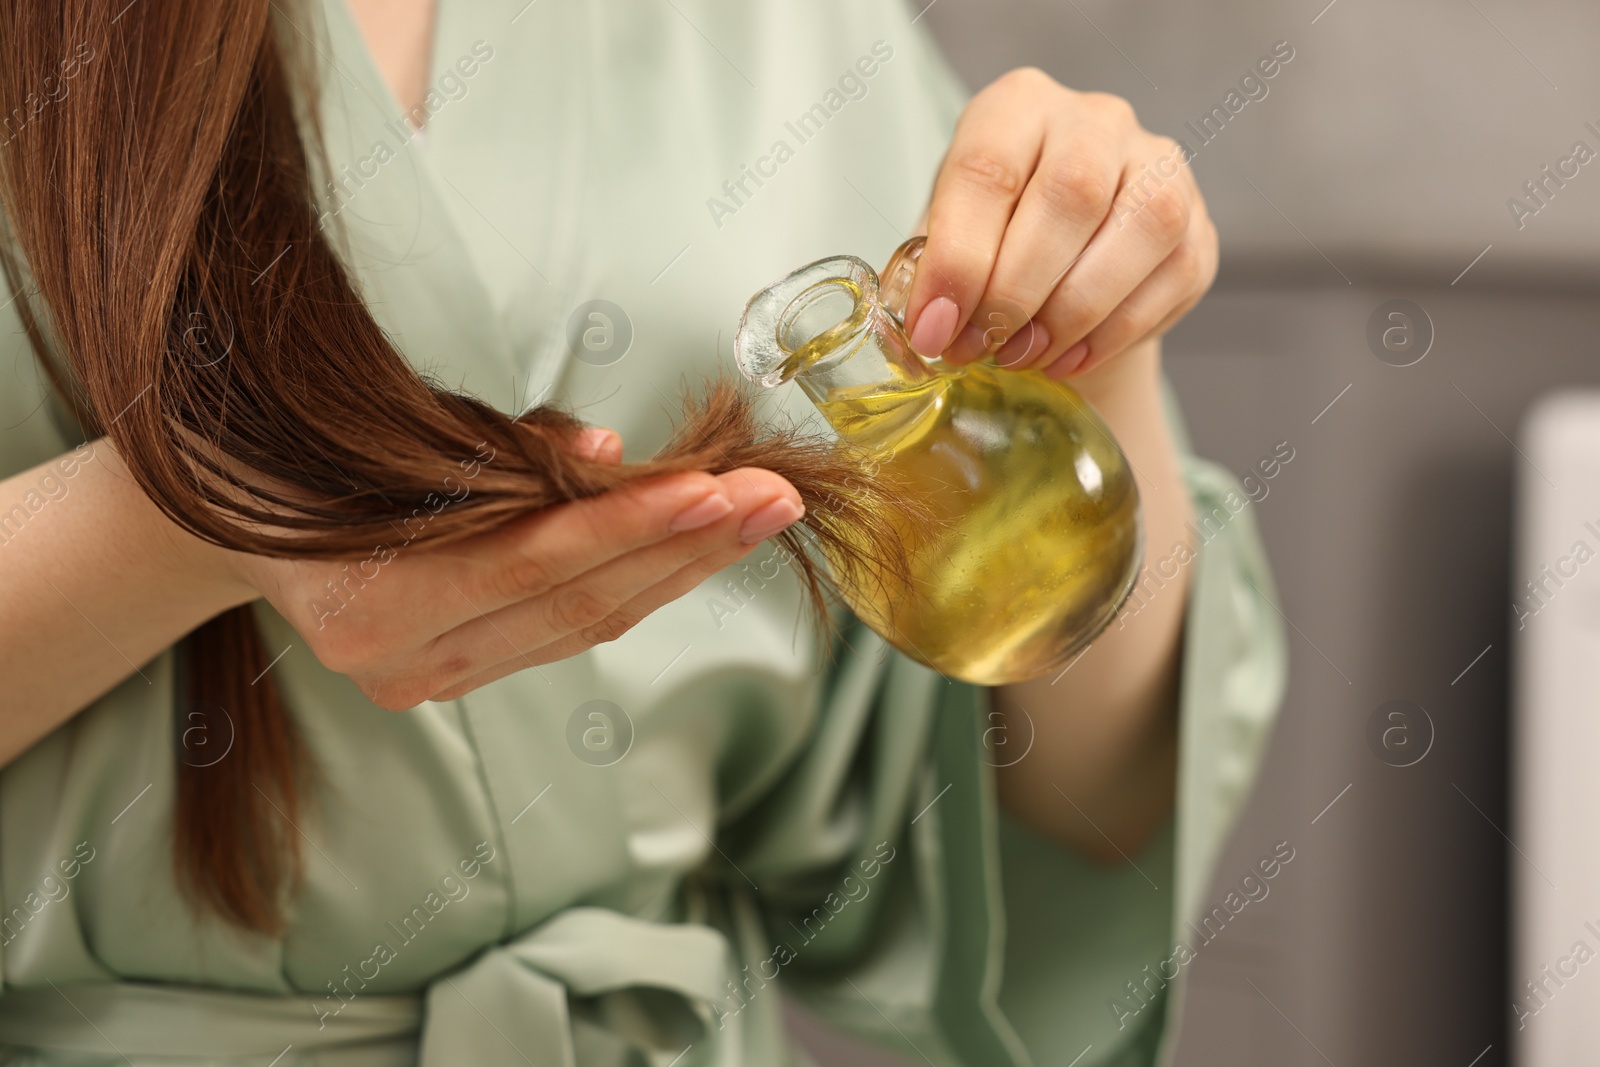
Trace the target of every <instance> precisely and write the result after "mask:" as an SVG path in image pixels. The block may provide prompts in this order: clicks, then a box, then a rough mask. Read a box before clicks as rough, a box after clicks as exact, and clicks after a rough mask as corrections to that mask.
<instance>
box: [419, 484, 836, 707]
mask: <svg viewBox="0 0 1600 1067" xmlns="http://www.w3.org/2000/svg"><path fill="white" fill-rule="evenodd" d="M719 481H721V482H723V483H724V488H725V490H726V492H727V495H728V498H729V500H730V501H731V502H732V504H733V507H732V510H731V511H729V512H728V514H727V515H725V516H723V517H722V518H721V519H719V520H718V521H716V522H714V523H711V524H709V525H707V526H705V527H702V528H701V529H698V530H695V531H693V532H688V533H681V534H678V535H676V536H674V537H671V538H668V539H667V540H665V541H662V542H660V543H657V544H654V545H649V546H646V547H642V548H639V549H636V550H635V551H633V552H630V553H627V554H625V555H623V556H620V557H618V558H617V559H614V560H612V561H610V562H608V563H606V564H603V565H602V566H600V567H596V568H594V569H593V570H590V571H588V572H585V573H584V574H582V575H579V576H578V577H576V578H574V579H572V580H571V581H569V582H566V583H563V584H561V585H558V586H556V587H555V588H553V589H551V590H549V591H548V592H547V593H545V594H543V595H541V596H536V597H532V598H530V599H528V600H524V601H521V602H519V603H516V604H513V605H510V606H508V607H505V608H502V609H500V610H499V611H495V612H492V613H489V612H485V613H484V614H483V615H481V616H480V617H478V618H476V619H473V620H471V621H469V622H467V623H464V624H463V625H461V626H459V627H457V628H456V629H454V630H452V631H450V632H449V633H446V634H443V635H441V636H440V637H439V638H438V639H437V640H436V641H434V642H433V644H432V646H431V647H430V648H429V649H428V650H427V651H426V652H425V653H424V654H423V655H422V656H420V657H418V663H417V664H416V667H415V670H417V671H419V672H421V673H424V674H426V675H428V676H429V677H430V678H432V679H434V681H435V683H436V684H444V683H452V682H454V681H457V680H459V679H461V678H464V677H470V676H471V675H473V674H476V673H478V672H480V671H482V670H483V669H485V668H486V667H488V666H491V665H493V664H494V663H496V662H498V661H500V660H503V659H505V658H506V657H507V656H508V655H511V654H515V656H516V657H517V658H523V657H527V656H530V655H531V653H530V652H529V650H532V649H539V648H542V647H544V646H546V645H550V644H553V643H554V642H556V641H559V640H561V639H562V638H565V637H568V636H572V637H575V638H577V639H578V640H577V642H576V644H577V647H576V648H575V651H579V650H581V649H582V648H586V647H588V646H590V645H594V644H598V643H600V642H602V641H613V640H615V639H616V638H618V637H620V636H622V634H623V633H626V632H627V631H628V630H629V629H631V628H632V627H633V626H634V625H636V624H637V623H638V622H639V621H640V619H642V618H643V617H644V615H643V614H641V613H635V612H632V611H623V610H621V609H623V606H624V605H626V604H628V603H630V602H632V601H634V600H635V599H636V598H637V597H639V596H640V594H642V593H644V592H645V590H647V589H650V588H651V587H652V586H655V585H656V584H658V583H659V582H660V581H661V580H662V578H663V577H664V576H667V575H672V574H676V573H679V572H681V571H684V570H686V569H690V568H693V567H694V566H696V565H697V564H700V565H703V566H705V567H706V569H705V570H704V574H705V575H710V574H712V573H714V572H715V571H716V570H718V569H720V568H721V567H723V566H726V565H727V564H726V563H717V564H715V565H706V564H703V563H702V561H704V560H705V559H706V558H707V557H712V556H723V555H727V554H728V553H733V554H734V555H735V556H736V557H737V556H743V555H744V554H745V553H746V552H748V551H749V550H750V548H751V547H752V546H753V545H754V544H755V543H756V542H757V541H759V540H761V539H762V538H764V537H766V536H770V535H771V534H772V533H775V532H777V530H778V529H781V528H784V527H786V526H788V525H790V524H792V523H793V522H795V521H796V520H798V519H799V518H800V516H801V515H803V514H804V510H805V509H804V508H803V506H802V505H801V503H800V498H799V494H798V493H797V492H796V491H795V489H794V487H793V486H791V485H790V484H789V483H788V482H787V481H785V480H784V479H783V478H781V477H780V476H778V475H776V474H774V473H772V472H771V471H767V470H761V469H759V468H743V469H740V470H735V471H729V472H728V473H726V474H723V475H721V476H720V477H719ZM655 606H659V605H653V606H652V607H651V609H650V610H654V607H655ZM567 654H568V655H571V654H572V653H571V652H569V653H567ZM534 662H548V660H547V659H538V658H537V657H534Z"/></svg>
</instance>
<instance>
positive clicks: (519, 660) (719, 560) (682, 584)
mask: <svg viewBox="0 0 1600 1067" xmlns="http://www.w3.org/2000/svg"><path fill="white" fill-rule="evenodd" d="M753 548H755V546H754V545H740V546H738V547H736V548H732V549H728V550H727V551H725V552H721V553H713V554H711V555H708V556H704V557H702V558H701V559H699V560H696V561H695V562H694V563H692V564H690V565H689V566H686V567H683V568H680V569H679V570H678V571H677V572H676V573H674V574H672V575H671V576H670V577H668V578H665V579H662V580H661V581H659V582H657V583H656V584H655V585H653V586H651V587H650V588H648V589H646V590H644V591H643V592H641V593H640V594H639V595H638V596H636V597H634V598H633V599H632V600H630V601H628V602H627V603H626V604H622V605H620V606H619V607H618V608H617V610H616V611H615V612H614V613H613V615H614V617H615V618H614V620H613V619H607V620H606V621H605V622H604V623H603V624H601V626H600V627H599V628H598V630H597V634H599V635H603V634H605V633H615V634H616V636H621V634H622V633H625V632H627V630H629V629H632V627H633V626H634V625H637V622H638V621H639V620H642V619H644V618H646V617H647V616H649V615H650V614H651V613H653V612H654V611H656V610H657V609H658V608H661V607H664V606H665V605H667V604H670V603H672V602H673V601H674V600H677V599H678V598H680V597H682V596H685V595H687V594H688V593H690V592H692V591H693V590H694V589H695V588H696V587H697V586H699V585H700V584H701V583H702V582H704V581H705V580H706V579H707V578H710V577H711V576H712V575H714V574H716V573H717V572H718V571H721V570H724V569H725V568H727V567H730V566H732V565H733V564H735V563H737V562H739V560H741V559H743V558H744V557H745V556H746V555H747V554H748V553H749V552H750V551H751V550H752V549H753ZM614 639H615V638H614V637H610V638H608V637H603V636H600V637H598V638H597V636H596V635H595V634H568V635H567V636H566V637H563V638H561V639H560V640H558V641H555V642H552V643H551V644H548V645H545V646H543V647H541V648H536V649H532V650H530V651H529V652H528V653H527V654H526V655H521V656H516V657H513V658H511V659H506V660H501V661H500V662H499V663H496V664H495V665H494V666H492V667H489V668H487V669H485V670H482V671H479V672H478V673H477V674H474V675H473V676H471V677H470V678H466V679H464V680H462V681H460V682H457V683H456V684H454V685H452V686H450V687H449V688H448V689H446V690H445V691H444V692H443V693H441V694H439V695H438V696H436V697H434V699H435V700H454V699H456V698H457V697H460V696H463V695H465V694H467V693H470V692H472V691H473V690H474V689H478V688H480V687H482V686H485V685H488V684H489V683H490V682H494V681H498V680H500V679H501V678H504V677H505V676H506V675H508V674H515V673H516V672H518V671H523V670H527V669H528V668H529V667H530V666H532V665H534V664H540V663H554V662H556V661H558V660H563V659H568V658H570V657H572V656H576V655H577V654H578V653H580V652H583V651H585V650H587V649H589V648H592V647H594V646H595V645H597V644H600V643H601V641H602V640H614Z"/></svg>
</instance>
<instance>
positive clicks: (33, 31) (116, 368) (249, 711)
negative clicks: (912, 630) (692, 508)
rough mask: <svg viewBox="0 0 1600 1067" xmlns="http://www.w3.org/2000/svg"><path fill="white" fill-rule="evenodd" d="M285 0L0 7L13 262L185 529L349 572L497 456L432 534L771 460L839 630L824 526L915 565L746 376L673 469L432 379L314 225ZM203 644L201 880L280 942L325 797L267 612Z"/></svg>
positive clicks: (209, 626) (64, 376) (83, 412)
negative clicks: (450, 485)
mask: <svg viewBox="0 0 1600 1067" xmlns="http://www.w3.org/2000/svg"><path fill="white" fill-rule="evenodd" d="M274 6H276V5H275V3H274V0H228V2H226V3H218V2H217V0H134V2H133V3H131V4H130V3H128V2H127V0H109V2H91V0H53V2H52V0H6V2H5V3H4V4H3V6H0V138H5V139H4V140H0V145H3V147H0V200H3V202H4V205H5V210H6V217H7V223H8V225H9V229H10V237H11V240H10V242H9V244H8V245H7V247H6V248H5V249H4V250H3V251H4V254H5V266H6V270H7V274H8V276H9V277H10V280H11V283H12V287H13V290H14V291H16V292H17V293H22V292H23V291H24V288H25V287H26V286H27V284H28V282H29V281H30V280H31V282H32V284H33V286H35V287H36V290H37V292H36V294H34V293H28V294H27V296H28V297H29V299H19V302H18V307H19V308H20V309H21V311H22V314H23V316H24V321H25V325H26V326H27V328H28V333H29V336H30V338H31V340H32V343H33V345H34V347H35V350H36V351H37V352H38V354H39V357H40V359H41V360H42V361H43V362H44V363H45V365H46V367H47V368H49V369H51V371H52V374H53V377H54V379H55V381H56V385H57V388H58V389H59V390H61V391H62V393H63V394H64V395H65V396H67V398H68V399H69V401H70V402H71V403H72V405H73V407H74V409H75V410H76V411H77V412H78V413H79V416H80V421H81V422H83V424H84V426H85V428H86V430H87V431H88V432H89V433H91V434H92V435H98V434H104V435H108V436H109V437H110V438H111V440H112V441H113V442H114V444H115V446H116V448H117V449H118V451H119V452H120V453H121V455H122V457H123V458H124V460H125V461H126V462H127V464H128V466H129V468H130V469H131V471H132V472H133V475H134V477H135V478H137V479H138V482H139V484H140V486H141V487H142V488H143V489H144V491H145V492H146V493H147V494H148V495H149V497H150V498H151V499H152V500H153V501H155V503H156V504H157V505H158V506H159V507H160V508H161V509H162V511H163V512H165V513H166V514H167V515H168V516H169V517H170V518H171V519H172V520H173V521H174V522H176V523H178V524H179V525H180V526H182V527H184V528H185V529H187V530H190V531H192V532H193V533H195V534H196V535H198V536H200V537H202V538H205V539H207V540H209V541H212V542H215V543H217V544H220V545H223V546H225V547H228V548H231V549H236V550H240V551H245V552H250V553H257V554H263V555H271V556H279V557H302V558H308V557H310V558H325V559H340V558H356V557H360V556H364V555H367V554H369V553H370V552H371V551H372V550H373V548H374V546H375V545H378V544H382V543H387V542H391V541H393V540H394V538H395V533H396V522H397V520H401V519H404V518H405V517H407V516H410V515H412V514H413V513H415V512H417V511H418V509H419V508H425V507H426V506H427V504H428V502H429V499H430V496H432V497H433V499H434V500H437V496H436V495H435V494H437V492H438V491H439V488H440V486H441V484H443V483H444V479H445V478H446V477H447V476H448V475H450V474H451V473H453V472H457V471H459V470H460V464H461V463H462V462H463V461H470V460H472V459H473V458H474V457H478V458H481V457H482V456H483V455H484V454H485V453H484V452H483V451H482V448H483V446H485V445H487V447H488V448H489V449H492V450H493V455H494V460H493V462H492V463H488V464H484V465H483V466H482V467H481V469H480V470H479V471H478V473H477V475H476V476H475V478H474V479H473V482H472V489H471V493H470V494H469V495H468V496H466V497H465V498H464V499H461V500H460V501H458V502H456V503H454V504H452V506H450V507H449V508H446V509H444V510H443V511H440V512H439V513H438V514H437V515H436V516H435V517H434V518H433V519H432V520H431V521H430V522H429V523H428V524H427V525H426V527H425V528H423V529H422V530H421V532H420V533H419V534H418V536H417V540H418V541H430V542H443V541H446V540H452V539H459V538H463V537H467V536H470V535H472V534H476V533H480V532H483V531H486V530H489V529H491V528H493V527H495V526H496V525H497V524H500V523H503V522H505V521H506V520H508V519H510V518H512V517H514V516H518V515H522V514H525V513H527V512H529V511H531V510H534V509H537V508H541V507H545V506H549V505H552V504H556V503H559V502H562V501H568V500H573V499H577V498H580V497H585V496H590V495H593V494H596V493H600V492H603V491H605V490H607V489H611V488H613V487H616V486H618V485H621V484H623V483H626V482H629V481H633V480H636V479H639V478H644V477H649V476H651V475H656V474H660V473H663V472H667V471H677V470H686V469H702V470H710V471H716V472H720V471H725V470H730V469H732V468H735V467H739V466H762V467H767V468H769V469H772V470H774V471H776V472H778V473H779V474H781V475H783V476H784V477H786V478H788V479H789V481H791V482H792V483H793V484H794V485H795V487H796V488H797V489H798V490H799V492H800V494H801V497H802V499H803V500H804V501H805V502H806V504H807V505H808V515H807V518H806V520H805V530H804V531H803V532H802V531H794V532H790V533H786V534H785V535H784V539H785V541H786V542H787V545H786V547H787V548H788V549H789V550H790V551H791V552H793V553H794V555H795V557H796V559H797V561H798V563H799V565H800V572H801V577H802V581H803V583H804V585H805V586H806V588H807V590H808V592H809V593H810V595H811V597H812V599H813V601H814V603H815V604H816V605H817V607H818V609H819V616H820V614H821V612H820V608H821V606H822V597H823V595H824V591H825V581H826V579H825V576H824V572H823V571H822V569H821V567H820V565H819V564H818V563H817V562H816V560H815V559H814V558H813V555H812V554H811V553H809V552H808V551H806V549H807V542H810V543H811V547H813V548H815V547H817V546H818V545H819V544H820V547H821V548H822V549H823V550H824V551H825V552H826V554H827V555H829V556H830V557H832V558H833V559H834V565H835V568H836V569H838V568H840V567H843V568H844V569H845V570H847V571H849V570H853V569H855V570H859V574H858V575H856V576H855V577H853V578H850V579H849V580H861V578H863V577H864V576H866V575H867V574H869V573H871V574H877V575H882V574H883V573H884V568H888V569H889V571H891V572H901V573H903V550H902V549H901V547H900V546H899V544H898V542H897V541H896V540H895V539H894V538H893V536H892V535H891V534H890V533H889V532H888V527H887V526H884V525H881V524H880V523H878V522H875V521H874V516H875V515H877V514H879V513H878V512H877V510H876V509H877V508H879V507H881V506H886V505H888V504H890V503H892V502H891V501H890V500H889V499H888V496H887V495H886V494H887V491H886V490H884V489H883V487H882V485H881V480H880V479H874V478H867V477H863V476H862V475H861V469H860V465H859V464H858V463H857V462H856V461H855V460H854V459H853V458H852V457H851V456H849V455H847V454H845V453H844V452H842V451H841V450H839V449H838V448H836V447H835V446H833V445H831V444H829V443H826V442H823V441H819V440H816V439H813V438H806V437H801V436H798V435H797V434H796V433H795V432H793V431H765V430H763V429H762V427H761V425H760V420H758V419H757V418H756V417H755V415H754V413H753V411H752V405H751V401H750V398H749V396H748V395H747V394H746V393H744V392H743V391H741V390H740V389H737V388H735V387H733V386H732V385H730V384H729V383H727V382H726V381H723V380H718V381H717V382H716V383H715V384H713V385H712V386H711V387H710V388H709V390H708V391H707V392H706V394H705V395H704V397H703V398H702V399H701V400H699V401H697V402H692V403H690V404H689V406H688V409H687V411H686V414H685V417H684V419H683V421H682V423H681V425H680V428H679V431H678V433H677V434H676V435H675V437H674V439H673V441H672V442H671V443H670V444H669V445H668V446H667V447H666V449H665V450H664V451H662V452H661V453H660V454H658V456H657V457H656V458H655V459H654V460H652V461H650V462H646V463H639V464H632V465H626V466H621V467H618V466H612V465H608V464H604V463H600V462H595V461H590V460H587V459H584V458H581V457H579V456H577V455H574V454H573V453H572V452H571V451H570V450H569V449H568V448H567V447H566V442H567V440H568V438H569V437H570V435H571V434H572V433H574V432H575V431H576V429H577V428H578V427H579V426H580V425H581V424H580V423H579V422H578V420H577V419H575V418H574V417H573V416H572V415H571V414H569V413H566V412H564V411H561V410H558V409H556V408H554V407H549V406H546V407H541V408H538V409H535V410H533V411H531V412H529V413H527V414H525V415H523V416H522V417H520V418H518V419H515V420H513V419H512V418H511V417H509V416H508V415H506V414H504V413H502V412H500V411H497V410H494V409H493V408H491V407H489V406H488V405H486V404H485V403H483V402H481V401H479V400H477V399H475V398H473V397H471V396H466V395H462V394H459V393H455V392H451V391H449V390H448V389H446V388H444V387H443V386H441V385H440V384H439V383H437V382H432V381H428V380H426V379H424V378H423V377H422V376H420V375H419V374H418V373H417V371H416V370H414V369H413V367H412V366H411V365H410V364H409V363H408V362H407V361H406V360H405V358H404V357H403V356H402V355H401V354H400V353H399V352H397V351H396V350H395V348H394V347H393V346H392V344H391V343H390V342H389V340H388V338H387V337H386V336H385V334H384V333H383V331H382V330H381V329H380V328H379V326H378V325H377V323H376V322H375V321H374V319H373V318H372V316H371V315H370V314H369V313H368V311H367V309H366V308H365V307H364V306H363V304H362V301H361V299H360V296H359V292H358V289H357V286H356V285H355V283H354V282H353V280H352V278H351V277H350V275H349V273H348V272H347V269H346V267H345V266H344V264H343V262H342V261H341V259H340V258H339V256H338V255H337V253H336V250H335V249H334V248H333V247H331V246H330V244H329V242H328V240H327V239H326V236H325V235H324V234H323V233H322V232H321V231H320V230H319V228H318V222H317V211H316V208H315V206H314V198H313V195H312V181H313V174H314V173H315V167H314V163H315V162H316V161H317V160H318V159H319V158H320V156H319V155H318V153H319V151H320V149H319V148H318V145H317V138H316V137H315V136H314V130H313V131H312V134H311V135H307V136H305V137H304V138H303V137H302V134H303V133H304V132H305V129H304V128H305V127H306V123H305V121H303V120H302V121H297V119H296V115H297V114H300V115H302V116H303V115H305V114H307V113H308V112H309V111H312V110H314V109H306V110H301V111H299V112H297V111H296V105H297V102H298V103H299V104H300V105H301V106H302V107H304V103H305V101H306V100H307V99H308V97H309V95H310V94H313V93H314V85H312V64H310V63H307V62H304V61H303V57H302V56H300V55H298V53H299V51H300V49H298V48H294V47H291V45H290V43H289V42H288V40H287V38H286V37H285V35H282V34H280V33H278V32H276V31H275V30H274V28H273V26H272V24H271V20H270V18H269V15H270V9H271V8H272V7H274ZM300 25H304V23H303V22H302V23H300ZM86 57H87V58H86ZM74 59H75V60H76V61H74ZM302 84H303V85H304V86H305V87H306V88H305V91H304V92H302V93H301V94H300V95H298V96H297V95H296V94H295V93H294V92H293V91H292V90H293V89H294V88H295V87H297V86H300V85H302ZM269 267H270V269H268V268H269ZM34 295H37V297H38V298H39V302H38V304H37V306H35V305H34V304H33V303H32V302H31V298H32V297H33V296H34ZM197 322H199V323H202V324H204V325H205V326H207V327H208V328H210V329H212V330H216V329H219V328H223V329H226V330H227V331H228V333H229V335H230V336H231V339H232V343H231V349H230V350H229V351H228V352H227V354H226V355H225V356H224V357H223V358H209V359H208V358H197V352H196V350H195V347H194V344H193V336H194V334H193V331H194V329H195V324H196V323H197ZM219 324H220V325H219ZM213 351H215V350H214V349H213ZM58 362H59V364H60V365H59V366H58V365H57V364H58ZM430 510H432V509H430ZM803 534H804V535H805V536H803ZM839 577H840V578H841V580H844V579H845V575H844V574H843V573H841V574H839ZM185 651H186V653H187V654H186V656H185V657H184V660H185V661H186V663H187V687H186V692H185V700H186V704H185V706H186V707H188V706H195V707H206V706H212V705H214V706H216V707H220V708H222V709H224V710H225V711H226V712H227V713H228V717H229V719H230V720H231V722H232V724H233V729H234V733H235V737H234V744H233V750H232V751H231V752H230V753H229V755H228V756H227V758H225V759H222V760H220V761H218V762H216V763H214V764H211V765H209V766H201V765H200V764H202V763H205V762H206V761H204V760H188V759H179V760H178V761H177V762H176V773H177V776H178V782H177V792H176V810H175V813H174V860H175V863H176V870H177V873H178V876H179V884H180V885H182V886H183V887H184V888H185V890H186V891H188V892H189V893H190V894H191V896H192V897H193V899H194V900H195V902H196V903H197V905H198V906H199V907H201V908H202V909H208V910H210V911H211V912H213V913H215V914H217V915H220V916H222V917H223V918H225V919H226V920H228V921H230V922H232V923H234V924H237V925H239V926H241V927H245V928H248V929H254V930H259V931H262V932H267V933H271V932H275V931H279V930H281V929H282V926H283V904H284V901H285V899H286V895H287V894H288V893H290V892H292V889H293V886H294V884H295V881H296V879H297V876H298V873H299V869H300V868H299V853H298V850H297V841H296V837H295V835H294V833H293V831H292V830H290V829H289V827H288V824H289V823H291V822H292V821H297V819H298V815H299V812H300V811H301V809H302V808H303V806H304V805H303V802H302V801H301V800H300V795H301V794H302V793H303V792H304V788H303V787H304V784H305V767H306V758H305V754H304V752H303V751H302V746H301V742H300V739H299V738H298V736H297V733H296V731H295V728H294V725H293V721H292V719H291V718H290V716H289V715H288V713H287V712H286V709H285V708H284V706H283V704H282V701H281V698H280V696H279V694H278V692H277V691H276V689H275V688H274V687H273V684H272V678H271V675H270V673H266V671H267V667H268V663H267V660H266V656H265V653H264V650H263V648H262V644H261V640H260V635H259V633H258V632H257V629H256V626H255V623H254V619H253V616H252V614H251V610H250V608H249V607H248V606H246V607H242V608H237V609H234V610H232V611H229V612H226V613H225V614H223V615H220V616H218V617H217V618H215V619H212V620H211V621H210V622H208V623H206V624H205V625H203V626H201V627H200V628H199V629H198V630H196V631H195V632H194V633H193V634H192V635H190V637H189V639H188V641H187V647H186V650H185ZM258 675H261V677H260V679H259V681H256V682H254V684H252V679H253V678H255V677H256V676H258ZM180 725H181V723H180Z"/></svg>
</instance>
